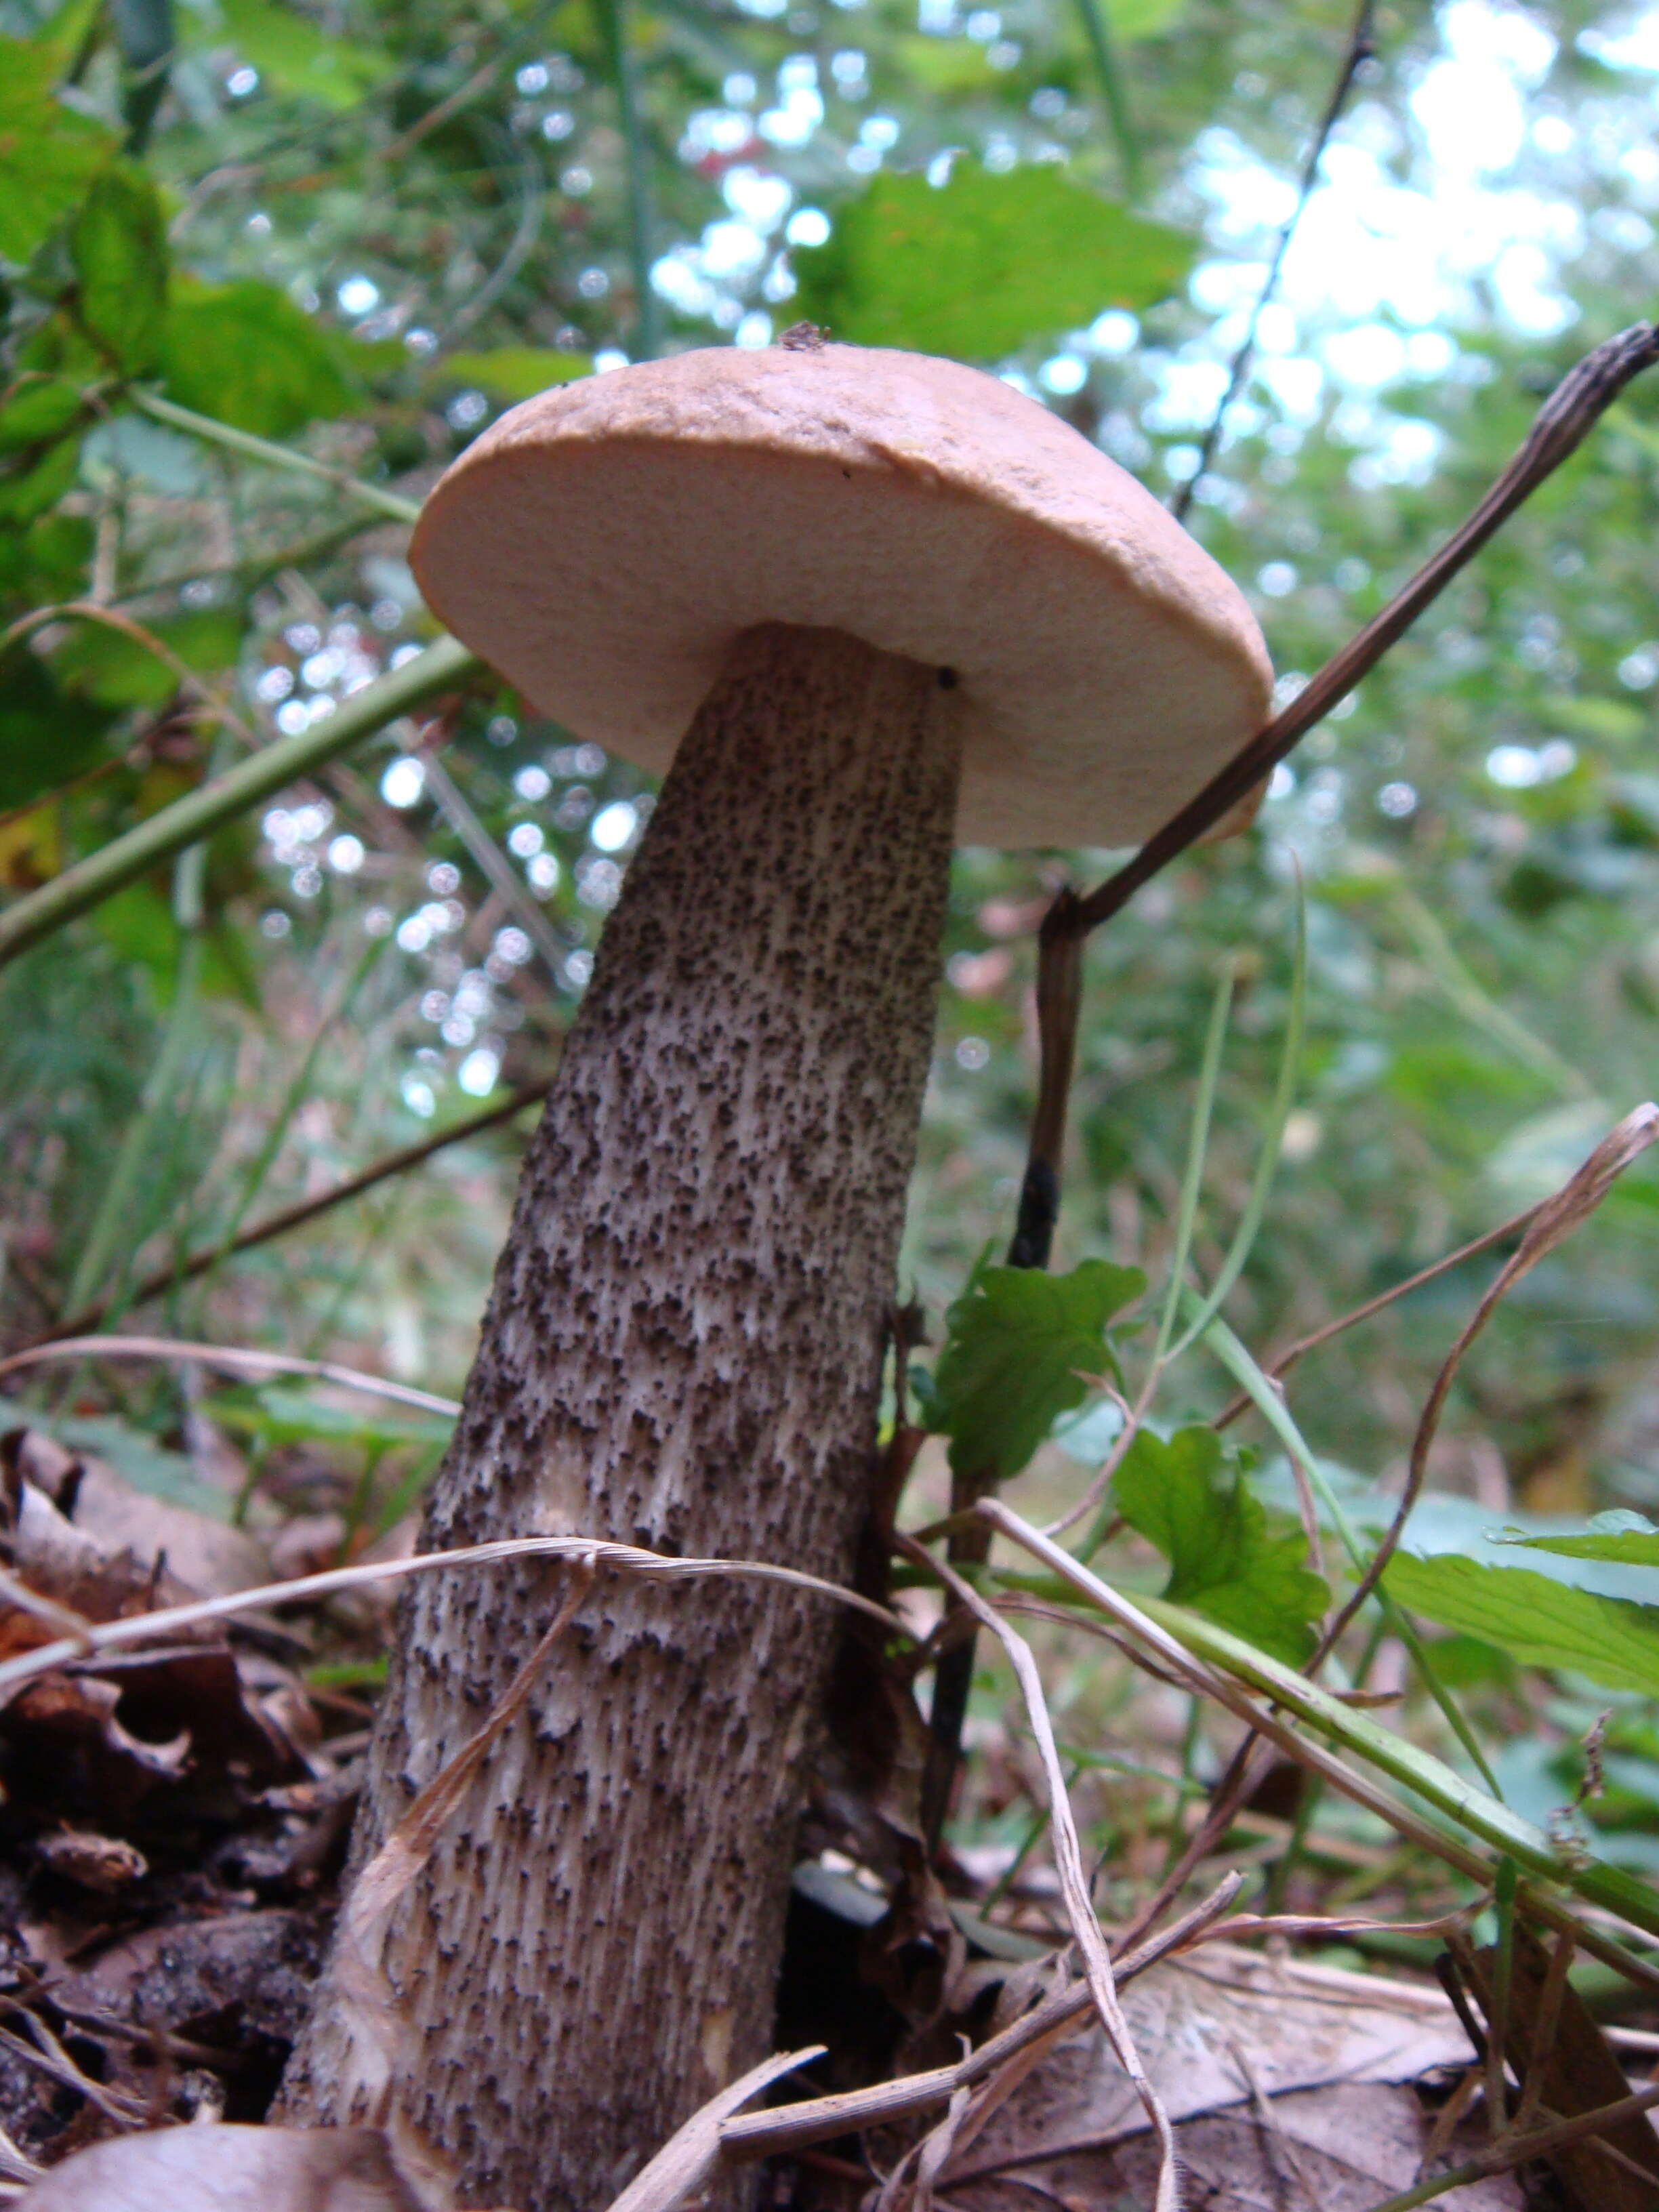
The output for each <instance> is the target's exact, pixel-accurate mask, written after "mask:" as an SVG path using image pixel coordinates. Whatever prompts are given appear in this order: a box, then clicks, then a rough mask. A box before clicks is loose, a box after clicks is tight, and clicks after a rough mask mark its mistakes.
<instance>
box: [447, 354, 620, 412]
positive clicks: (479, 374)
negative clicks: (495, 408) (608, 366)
mask: <svg viewBox="0 0 1659 2212" xmlns="http://www.w3.org/2000/svg"><path fill="white" fill-rule="evenodd" d="M592 367H593V363H592V361H591V360H590V358H589V357H588V356H587V355H586V354H585V353H555V352H553V351H552V350H551V349H550V348H546V347H542V346H496V347H495V348H494V349H493V350H492V351H490V352H489V353H452V354H446V355H445V356H444V358H443V359H442V360H441V361H435V362H433V364H432V366H431V368H429V369H428V372H427V382H428V384H439V385H449V384H475V385H477V387H478V389H479V391H480V392H488V393H489V396H490V398H492V399H503V400H506V401H507V403H508V404H510V405H516V404H517V403H518V402H519V401H520V399H533V398H535V397H536V394H537V393H538V392H545V391H547V390H548V389H549V388H550V386H553V385H556V384H574V382H575V380H576V379H577V378H578V377H579V376H586V375H587V374H589V373H590V372H591V371H592Z"/></svg>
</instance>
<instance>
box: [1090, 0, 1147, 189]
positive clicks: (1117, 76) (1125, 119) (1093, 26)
mask: <svg viewBox="0 0 1659 2212" xmlns="http://www.w3.org/2000/svg"><path fill="white" fill-rule="evenodd" d="M1077 12H1078V20H1079V21H1080V22H1081V24H1082V26H1083V35H1084V38H1085V40H1087V41H1088V46H1089V52H1090V54H1091V58H1093V61H1094V65H1095V75H1096V76H1097V77H1098V78H1099V79H1100V89H1101V91H1102V93H1103V94H1104V95H1105V100H1106V112H1107V114H1108V115H1109V117H1110V118H1111V124H1112V136H1113V137H1114V138H1115V139H1116V141H1117V155H1118V160H1119V161H1121V163H1122V165H1123V189H1124V191H1126V192H1127V193H1128V195H1129V197H1131V198H1132V199H1133V197H1134V195H1135V194H1136V193H1137V192H1138V191H1139V190H1140V147H1139V143H1138V141H1137V140H1136V137H1135V128H1134V125H1133V123H1132V122H1131V121H1130V119H1129V102H1128V99H1127V94H1125V92H1124V89H1123V73H1122V71H1121V70H1120V69H1119V67H1118V65H1117V53H1116V50H1115V47H1114V46H1113V43H1112V34H1111V33H1110V31H1109V29H1108V28H1107V25H1106V10H1105V9H1104V7H1103V5H1102V0H1077Z"/></svg>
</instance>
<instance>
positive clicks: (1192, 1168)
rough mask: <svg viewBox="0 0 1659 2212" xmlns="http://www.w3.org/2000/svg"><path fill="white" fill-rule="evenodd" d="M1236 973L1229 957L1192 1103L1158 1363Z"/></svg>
mask: <svg viewBox="0 0 1659 2212" xmlns="http://www.w3.org/2000/svg"><path fill="white" fill-rule="evenodd" d="M1235 974H1236V970H1235V968H1234V966H1233V963H1231V961H1229V962H1228V963H1227V967H1226V969H1225V973H1224V974H1223V975H1222V978H1221V981H1219V982H1218V984H1217V985H1216V991H1215V998H1214V1000H1212V1004H1211V1006H1210V1025H1209V1028H1208V1029H1207V1030H1206V1032H1205V1036H1204V1056H1203V1058H1202V1060H1200V1063H1199V1069H1198V1095H1197V1097H1195V1098H1194V1102H1193V1127H1192V1134H1191V1136H1190V1137H1189V1139H1188V1145H1187V1168H1186V1172H1185V1174H1184V1175H1183V1176H1182V1181H1181V1199H1180V1203H1179V1205H1178V1206H1177V1207H1176V1233H1175V1245H1174V1248H1173V1249H1172V1250H1171V1252H1170V1286H1169V1289H1168V1290H1167V1291H1165V1293H1164V1312H1163V1316H1162V1318H1161V1319H1160V1320H1159V1322H1158V1343H1157V1346H1155V1348H1154V1350H1153V1352H1152V1364H1153V1365H1154V1366H1155V1367H1156V1366H1158V1365H1159V1364H1161V1363H1162V1362H1163V1360H1164V1356H1165V1354H1166V1353H1167V1352H1168V1350H1169V1344H1170V1338H1171V1337H1172V1336H1173V1335H1174V1334H1175V1325H1176V1316H1177V1315H1178V1314H1179V1313H1180V1311H1181V1302H1182V1290H1183V1287H1184V1278H1185V1276H1186V1273H1187V1261H1188V1257H1189V1255H1190V1254H1191V1252H1192V1249H1193V1229H1194V1225H1195V1223H1196V1222H1197V1219H1198V1201H1199V1196H1200V1193H1201V1191H1202V1190H1203V1188H1204V1162H1205V1158H1206V1155H1207V1153H1208V1152H1209V1148H1210V1117H1211V1115H1212V1113H1213V1112H1214V1110H1215V1094H1216V1086H1217V1085H1218V1083H1219V1081H1220V1079H1221V1049H1222V1047H1223V1046H1224V1045H1225V1042H1226V1041H1227V1018H1228V1016H1229V1015H1230V1014H1231V1012H1232V1005H1233V982H1234V977H1235Z"/></svg>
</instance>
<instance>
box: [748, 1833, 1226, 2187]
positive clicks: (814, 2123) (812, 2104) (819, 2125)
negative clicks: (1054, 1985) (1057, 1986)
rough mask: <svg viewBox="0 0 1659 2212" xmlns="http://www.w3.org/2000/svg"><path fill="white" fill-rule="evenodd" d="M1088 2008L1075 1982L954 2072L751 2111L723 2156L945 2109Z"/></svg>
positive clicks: (1184, 1925) (1139, 1961) (1136, 1958)
mask: <svg viewBox="0 0 1659 2212" xmlns="http://www.w3.org/2000/svg"><path fill="white" fill-rule="evenodd" d="M1242 1887H1243V1876H1242V1875H1228V1876H1227V1878H1226V1879H1225V1881H1223V1882H1221V1883H1220V1884H1219V1885H1218V1887H1217V1889H1216V1892H1215V1894H1214V1896H1212V1897H1209V1898H1206V1899H1205V1900H1204V1902H1203V1904H1202V1905H1198V1906H1196V1907H1195V1908H1194V1910H1193V1911H1191V1912H1189V1913H1188V1914H1187V1915H1186V1916H1185V1917H1184V1918H1182V1919H1181V1920H1178V1921H1176V1923H1174V1925H1173V1926H1171V1927H1170V1928H1167V1929H1165V1930H1164V1933H1163V1934H1162V1935H1161V1936H1154V1937H1153V1938H1152V1940H1151V1941H1150V1942H1146V1943H1143V1944H1142V1945H1140V1946H1139V1948H1137V1949H1135V1950H1133V1951H1130V1952H1127V1953H1126V1954H1125V1955H1124V1956H1123V1957H1122V1958H1121V1959H1118V1960H1115V1962H1114V1967H1113V1971H1114V1972H1115V1976H1116V1978H1117V1980H1118V1982H1119V1984H1120V1985H1121V1984H1123V1983H1125V1982H1128V1981H1132V1980H1133V1978H1134V1977H1135V1976H1136V1975H1137V1974H1143V1973H1145V1972H1146V1969H1147V1968H1148V1967H1149V1966H1156V1965H1157V1964H1158V1960H1160V1959H1165V1958H1169V1957H1170V1955H1171V1954H1174V1953H1175V1952H1176V1951H1180V1950H1184V1949H1185V1948H1187V1947H1188V1945H1189V1944H1191V1943H1193V1942H1197V1941H1200V1940H1201V1938H1202V1937H1203V1936H1204V1935H1205V1934H1206V1931H1208V1930H1209V1929H1211V1928H1212V1925H1213V1923H1215V1922H1216V1921H1217V1920H1218V1918H1219V1917H1220V1916H1221V1914H1222V1913H1224V1912H1225V1911H1226V1909H1227V1907H1228V1905H1231V1902H1232V1900H1233V1899H1234V1898H1235V1897H1237V1894H1238V1893H1239V1891H1240V1889H1241V1888H1242ZM1093 2003H1094V1995H1093V1992H1092V1991H1091V1990H1090V1988H1089V1986H1088V1984H1087V1983H1086V1982H1079V1983H1077V1984H1074V1985H1073V1987H1072V1988H1070V1989H1067V1990H1060V1993H1059V1994H1058V1996H1052V1997H1049V1998H1047V1999H1046V2000H1045V2001H1044V2002H1042V2004H1040V2005H1037V2006H1036V2008H1034V2009H1033V2010H1032V2011H1030V2012H1028V2013H1027V2014H1026V2015H1025V2016H1024V2019H1022V2020H1017V2021H1014V2022H1013V2024H1012V2026H1011V2027H1005V2028H1004V2029H1003V2030H1002V2032H1001V2033H1000V2034H999V2035H994V2036H993V2037H992V2038H991V2039H990V2040H989V2041H988V2042H987V2043H982V2044H981V2045H980V2047H979V2049H978V2050H977V2051H969V2053H968V2055H967V2057H964V2058H961V2059H958V2060H957V2063H955V2065H953V2066H937V2067H934V2068H933V2069H931V2070H930V2071H928V2072H927V2073H925V2074H906V2075H901V2076H900V2077H899V2079H898V2080H897V2081H878V2082H877V2083H876V2084H875V2086H874V2087H872V2088H868V2089H843V2090H842V2091H840V2092H838V2093H836V2095H834V2096H830V2097H815V2098H813V2099H811V2100H810V2101H809V2102H807V2103H804V2104H799V2105H791V2106H787V2108H786V2109H785V2110H783V2111H782V2112H757V2113H755V2114H754V2115H753V2116H752V2117H751V2118H747V2119H741V2120H732V2121H730V2122H729V2123H728V2124H727V2125H726V2128H725V2130H723V2140H724V2142H725V2146H726V2152H727V2154H728V2155H729V2156H731V2157H732V2158H734V2159H747V2158H769V2157H770V2156H771V2155H772V2154H774V2153H775V2152H783V2151H793V2150H799V2148H802V2147H803V2146H804V2145H805V2144H807V2143H814V2142H829V2140H831V2139H832V2138H833V2137H834V2136H842V2135H852V2134H854V2133H856V2132H858V2131H859V2130H861V2129H865V2128H872V2127H878V2126H881V2125H883V2124H885V2123H887V2122H888V2121H891V2120H898V2119H904V2118H908V2116H909V2115H910V2114H911V2113H913V2112H925V2111H927V2109H928V2107H929V2106H933V2105H942V2104H944V2103H945V2101H946V2100H948V2099H949V2098H950V2097H951V2094H952V2093H954V2092H955V2091H956V2090H957V2089H961V2088H968V2087H972V2085H973V2084H974V2083H975V2082H976V2081H984V2080H986V2079H987V2077H988V2076H989V2075H992V2074H994V2073H995V2072H996V2071H997V2069H998V2068H999V2067H1001V2066H1004V2065H1006V2063H1007V2062H1008V2060H1009V2059H1011V2058H1013V2057H1018V2055H1019V2053H1020V2052H1021V2051H1026V2050H1029V2049H1030V2046H1031V2045H1033V2044H1036V2043H1041V2042H1044V2041H1046V2040H1047V2039H1048V2038H1049V2037H1050V2036H1052V2035H1054V2034H1055V2033H1057V2032H1058V2031H1059V2030H1060V2029H1062V2028H1066V2027H1070V2026H1071V2025H1072V2024H1073V2021H1077V2020H1079V2019H1080V2018H1081V2017H1082V2015H1084V2014H1085V2012H1087V2011H1088V2010H1089V2008H1090V2007H1091V2005H1092V2004H1093Z"/></svg>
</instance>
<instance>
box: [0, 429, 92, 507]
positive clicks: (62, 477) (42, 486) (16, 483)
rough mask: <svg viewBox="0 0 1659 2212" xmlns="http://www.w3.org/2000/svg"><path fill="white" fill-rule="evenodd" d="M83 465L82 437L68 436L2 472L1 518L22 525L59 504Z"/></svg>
mask: <svg viewBox="0 0 1659 2212" xmlns="http://www.w3.org/2000/svg"><path fill="white" fill-rule="evenodd" d="M80 469H81V441H80V440H79V439H78V438H65V439H64V440H63V441H61V442H60V443H59V444H58V445H56V446H49V447H47V448H46V452H45V453H42V454H40V456H39V458H38V459H35V458H33V457H26V459H25V460H24V463H23V465H21V467H18V468H14V469H12V470H10V471H8V473H7V474H6V475H4V476H0V522H6V523H10V524H12V525H13V526H16V527H21V526H22V525H23V524H24V523H27V522H33V520H34V518H35V516H36V515H37V514H44V513H46V509H47V508H48V507H56V505H57V504H58V501H59V500H60V499H62V497H63V496H64V493H65V492H66V491H67V490H68V489H69V488H70V485H71V484H72V483H74V482H75V479H76V477H77V476H78V475H79V473H80Z"/></svg>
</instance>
